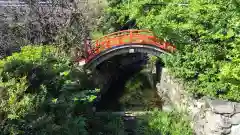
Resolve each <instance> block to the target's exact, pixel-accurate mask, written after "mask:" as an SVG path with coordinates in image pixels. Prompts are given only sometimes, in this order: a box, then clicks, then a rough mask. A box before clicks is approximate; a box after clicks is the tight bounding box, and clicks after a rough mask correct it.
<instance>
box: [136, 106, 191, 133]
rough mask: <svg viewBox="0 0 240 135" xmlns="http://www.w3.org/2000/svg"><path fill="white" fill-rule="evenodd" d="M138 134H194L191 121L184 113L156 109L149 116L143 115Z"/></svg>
mask: <svg viewBox="0 0 240 135" xmlns="http://www.w3.org/2000/svg"><path fill="white" fill-rule="evenodd" d="M141 117H142V118H143V120H140V121H139V126H138V129H137V134H138V135H192V134H193V131H192V128H191V127H190V121H188V119H187V117H186V116H185V115H184V113H176V112H171V113H168V112H161V111H159V110H156V109H155V110H154V111H153V113H152V114H150V115H149V116H141Z"/></svg>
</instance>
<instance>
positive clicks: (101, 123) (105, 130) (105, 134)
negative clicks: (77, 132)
mask: <svg viewBox="0 0 240 135" xmlns="http://www.w3.org/2000/svg"><path fill="white" fill-rule="evenodd" d="M89 124H90V126H89V127H91V128H90V129H89V134H90V135H123V133H124V132H123V131H124V123H123V119H122V118H121V117H120V116H114V115H111V114H107V115H104V116H93V117H91V118H89Z"/></svg>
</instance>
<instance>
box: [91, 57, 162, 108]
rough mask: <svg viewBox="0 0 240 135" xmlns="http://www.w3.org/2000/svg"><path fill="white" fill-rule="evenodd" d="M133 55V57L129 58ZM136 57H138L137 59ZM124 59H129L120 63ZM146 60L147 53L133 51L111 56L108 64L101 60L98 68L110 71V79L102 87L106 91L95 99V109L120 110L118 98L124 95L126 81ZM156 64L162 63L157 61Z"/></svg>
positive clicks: (138, 70)
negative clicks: (98, 98)
mask: <svg viewBox="0 0 240 135" xmlns="http://www.w3.org/2000/svg"><path fill="white" fill-rule="evenodd" d="M133 57H135V58H134V59H131V58H133ZM137 57H138V58H140V59H137ZM124 59H125V60H129V61H128V62H125V64H122V61H124ZM148 60H149V57H148V55H147V54H143V53H135V54H126V55H119V56H115V57H114V58H111V60H110V63H111V64H110V65H108V64H107V62H109V61H106V62H103V63H102V64H101V65H100V66H99V67H98V69H99V70H102V71H103V70H105V72H110V74H111V79H109V80H108V83H106V84H105V86H103V88H102V89H103V90H104V91H106V92H104V93H102V94H101V98H100V100H98V101H95V103H94V104H95V105H94V106H95V107H96V111H122V110H123V106H122V104H121V103H120V102H119V99H120V98H121V97H122V96H123V95H124V92H125V91H124V89H125V85H126V83H127V82H128V80H129V79H130V78H132V77H133V76H134V75H136V74H138V73H139V72H141V70H142V69H144V66H145V65H146V64H147V62H148ZM126 63H127V64H126ZM156 64H162V63H161V62H158V63H156ZM106 65H108V66H106ZM113 67H114V68H113ZM113 69H114V70H113ZM111 70H112V71H111ZM157 72H159V71H157ZM157 75H158V74H157ZM154 92H156V90H154Z"/></svg>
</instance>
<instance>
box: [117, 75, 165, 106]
mask: <svg viewBox="0 0 240 135" xmlns="http://www.w3.org/2000/svg"><path fill="white" fill-rule="evenodd" d="M120 103H121V104H123V105H124V107H125V109H126V110H128V109H131V110H136V109H137V110H139V109H140V110H149V109H152V108H154V107H161V105H162V101H161V99H160V98H159V96H158V95H157V93H156V90H155V89H153V88H151V84H150V81H149V80H148V79H147V75H146V74H144V73H142V72H140V73H138V74H136V75H135V76H133V77H132V78H130V79H129V80H128V81H127V83H126V86H125V89H124V94H123V95H122V96H121V98H120Z"/></svg>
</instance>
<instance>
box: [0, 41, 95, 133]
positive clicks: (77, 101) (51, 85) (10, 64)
mask: <svg viewBox="0 0 240 135" xmlns="http://www.w3.org/2000/svg"><path fill="white" fill-rule="evenodd" d="M0 74H1V78H0V88H1V89H0V97H1V98H0V126H1V127H0V134H3V135H5V134H6V135H7V134H12V135H23V134H24V135H28V134H66V135H68V134H69V135H85V134H87V131H86V128H85V126H86V125H85V116H83V114H85V112H86V109H87V107H88V103H89V102H92V100H93V99H94V98H95V97H96V95H95V94H96V93H97V91H98V90H97V89H96V90H88V89H95V88H94V85H92V84H91V82H90V81H88V79H89V78H88V77H87V76H86V75H85V74H84V73H83V72H82V71H80V70H79V69H77V68H76V67H75V66H74V65H73V64H72V62H71V61H70V58H69V57H67V56H66V54H64V53H58V49H57V48H54V47H53V46H44V47H43V46H25V47H23V48H22V51H21V52H20V53H15V54H13V55H12V56H9V57H7V58H6V59H3V60H1V61H0Z"/></svg>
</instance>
